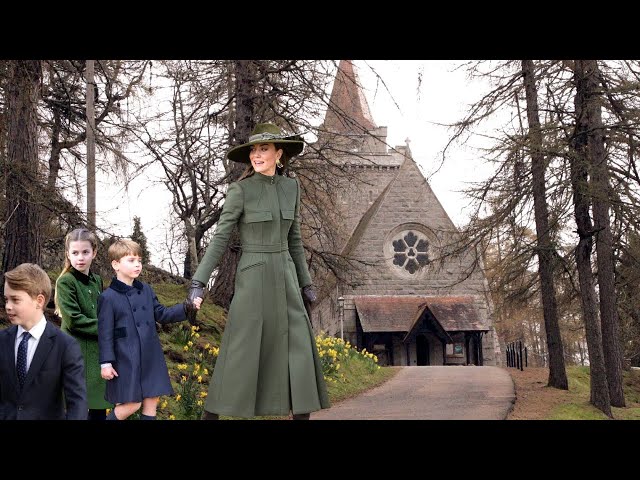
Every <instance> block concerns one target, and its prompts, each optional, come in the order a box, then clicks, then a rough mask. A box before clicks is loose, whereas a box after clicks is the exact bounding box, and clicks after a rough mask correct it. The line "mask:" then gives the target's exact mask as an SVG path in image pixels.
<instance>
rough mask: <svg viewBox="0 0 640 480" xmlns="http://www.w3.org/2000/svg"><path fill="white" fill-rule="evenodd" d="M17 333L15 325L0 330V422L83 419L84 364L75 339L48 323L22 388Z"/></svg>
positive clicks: (84, 413) (85, 412) (85, 395)
mask: <svg viewBox="0 0 640 480" xmlns="http://www.w3.org/2000/svg"><path fill="white" fill-rule="evenodd" d="M17 332H18V327H17V326H16V325H13V326H11V327H9V328H6V329H4V330H2V331H0V420H64V419H65V418H66V419H68V420H86V419H87V412H88V410H87V409H88V406H87V387H86V382H85V378H84V361H83V359H82V353H81V352H80V346H79V345H78V342H77V341H76V339H74V338H73V337H71V336H70V335H67V334H66V333H64V332H62V331H60V330H59V329H58V328H57V327H56V326H55V325H53V324H52V323H50V322H47V326H46V327H45V329H44V333H43V335H42V337H41V338H40V342H38V347H37V348H36V351H35V354H34V355H33V360H32V361H31V366H30V367H29V371H28V372H27V377H26V378H25V381H24V387H23V388H22V389H21V388H20V384H19V383H18V376H17V375H16V361H15V341H16V335H17ZM63 393H64V397H63ZM65 403H66V408H65ZM65 410H66V412H65Z"/></svg>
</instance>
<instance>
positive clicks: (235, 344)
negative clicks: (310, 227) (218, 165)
mask: <svg viewBox="0 0 640 480" xmlns="http://www.w3.org/2000/svg"><path fill="white" fill-rule="evenodd" d="M303 146H304V142H303V140H302V138H301V137H299V136H286V135H283V134H282V133H281V131H280V129H279V128H278V127H277V126H276V125H273V124H269V123H266V124H265V123H263V124H258V125H257V126H256V128H255V129H254V131H253V132H252V134H251V136H250V137H249V142H248V143H245V144H243V145H240V146H237V147H234V148H232V149H231V150H229V152H228V153H227V157H228V158H229V159H230V160H233V161H236V162H242V163H250V165H249V166H248V167H247V170H246V171H245V173H244V174H243V175H242V177H241V179H240V180H239V181H237V182H234V183H232V184H231V185H230V186H229V189H228V191H227V197H226V200H225V204H224V207H223V210H222V213H221V215H220V220H219V221H218V225H217V227H216V231H215V235H214V237H213V240H212V242H211V243H210V244H209V247H208V248H207V251H206V253H205V255H204V257H203V258H202V261H201V263H200V265H199V267H198V269H197V270H196V273H195V275H194V276H193V279H192V282H191V287H190V289H189V294H188V298H187V303H189V302H194V301H195V299H196V298H202V297H203V296H204V286H205V284H206V283H207V282H209V279H210V278H211V273H212V272H213V270H214V269H215V268H216V267H217V266H218V264H219V261H220V258H221V257H222V254H223V253H224V251H225V250H226V248H227V242H228V240H229V235H230V234H231V231H232V230H233V227H234V226H236V225H238V228H239V232H240V240H241V242H242V256H241V258H240V261H239V262H238V267H237V270H236V280H235V290H234V296H233V300H232V301H231V305H230V307H229V315H228V318H227V324H226V327H225V330H224V334H223V336H222V342H221V345H220V353H219V355H218V360H217V362H216V366H215V369H214V371H213V375H212V377H211V382H210V385H209V393H208V395H207V401H206V404H205V413H204V415H203V418H205V419H216V418H218V415H219V414H224V415H231V416H237V417H253V416H263V415H289V414H290V413H292V414H293V418H294V419H308V418H309V413H310V412H313V411H316V410H320V409H321V408H329V406H330V405H329V398H328V395H327V388H326V384H325V380H324V376H323V373H322V365H321V363H320V357H319V356H318V351H317V349H316V344H315V336H314V333H313V330H312V328H311V323H310V321H309V317H308V316H307V312H306V310H305V308H304V303H303V300H302V295H301V293H300V289H301V288H302V289H303V292H304V294H305V296H306V297H307V299H308V300H309V301H315V299H316V296H315V292H314V290H313V287H312V285H311V277H310V275H309V270H308V268H307V263H306V259H305V255H304V249H303V246H302V238H301V235H300V224H299V212H300V186H299V184H298V182H297V181H296V179H294V178H289V177H288V176H284V175H283V174H282V172H283V171H285V170H286V166H287V165H286V162H287V161H288V159H289V158H291V157H292V156H294V155H297V154H299V153H300V152H301V151H302V149H303Z"/></svg>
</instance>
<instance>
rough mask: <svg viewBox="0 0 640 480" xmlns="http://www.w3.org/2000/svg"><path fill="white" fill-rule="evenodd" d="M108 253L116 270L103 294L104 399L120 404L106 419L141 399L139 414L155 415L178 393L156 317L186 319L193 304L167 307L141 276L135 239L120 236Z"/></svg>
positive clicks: (133, 406) (123, 413) (100, 315)
mask: <svg viewBox="0 0 640 480" xmlns="http://www.w3.org/2000/svg"><path fill="white" fill-rule="evenodd" d="M108 253H109V260H111V266H112V267H113V269H114V270H115V272H116V276H115V277H114V278H113V280H112V281H111V285H110V286H109V288H107V289H106V290H105V291H104V292H102V295H100V297H98V348H99V351H100V364H101V371H100V372H101V375H102V378H104V379H105V380H108V381H107V389H106V393H105V399H106V400H107V401H109V402H111V403H113V404H116V406H115V408H114V409H113V410H112V411H111V412H110V413H109V415H108V416H107V420H124V419H126V418H127V417H129V416H130V415H131V414H133V413H135V412H136V411H138V409H139V408H140V406H141V405H142V414H141V415H140V419H141V420H155V419H156V407H157V405H158V400H159V398H160V396H161V395H172V394H173V388H172V387H171V381H170V379H169V372H168V371H167V364H166V362H165V360H164V353H163V351H162V346H161V345H160V339H159V338H158V334H157V332H156V322H158V323H172V322H180V321H182V320H185V319H186V318H187V313H188V312H187V308H189V307H188V306H187V305H185V304H183V303H180V304H178V305H174V306H173V307H164V306H163V305H161V304H160V302H158V298H157V297H156V295H155V293H154V292H153V290H152V289H151V287H150V286H149V285H147V284H146V283H143V282H140V281H139V280H136V278H137V277H138V276H139V275H140V272H141V271H142V249H141V248H140V245H138V244H137V243H136V242H134V241H133V240H117V241H116V242H115V243H113V244H112V245H111V246H110V247H109V250H108ZM200 303H201V302H199V303H197V304H195V305H194V307H195V308H196V309H199V308H200Z"/></svg>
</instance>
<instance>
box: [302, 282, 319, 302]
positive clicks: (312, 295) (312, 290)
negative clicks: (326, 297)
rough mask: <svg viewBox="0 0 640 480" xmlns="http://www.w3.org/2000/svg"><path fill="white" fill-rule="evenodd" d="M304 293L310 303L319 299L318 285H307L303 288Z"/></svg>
mask: <svg viewBox="0 0 640 480" xmlns="http://www.w3.org/2000/svg"><path fill="white" fill-rule="evenodd" d="M302 293H303V294H304V296H305V298H306V299H307V301H308V302H309V303H314V302H315V301H316V300H317V299H318V294H317V293H316V287H314V286H313V285H307V286H306V287H304V288H303V289H302Z"/></svg>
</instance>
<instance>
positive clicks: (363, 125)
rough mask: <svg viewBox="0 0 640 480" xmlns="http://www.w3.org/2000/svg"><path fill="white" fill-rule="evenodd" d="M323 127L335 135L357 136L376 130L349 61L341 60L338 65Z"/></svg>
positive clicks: (356, 75) (356, 76)
mask: <svg viewBox="0 0 640 480" xmlns="http://www.w3.org/2000/svg"><path fill="white" fill-rule="evenodd" d="M336 112H338V113H337V114H336ZM324 127H325V129H326V130H328V131H331V132H335V133H359V134H361V133H363V130H373V129H375V128H376V124H375V122H374V121H373V117H371V112H370V111H369V105H368V104H367V99H366V98H365V96H364V93H363V91H362V86H361V85H360V81H359V80H358V74H357V73H356V71H355V69H354V68H353V63H351V60H341V61H340V64H339V65H338V72H337V73H336V79H335V80H334V83H333V90H331V98H330V100H329V108H328V109H327V113H326V117H325V119H324Z"/></svg>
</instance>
